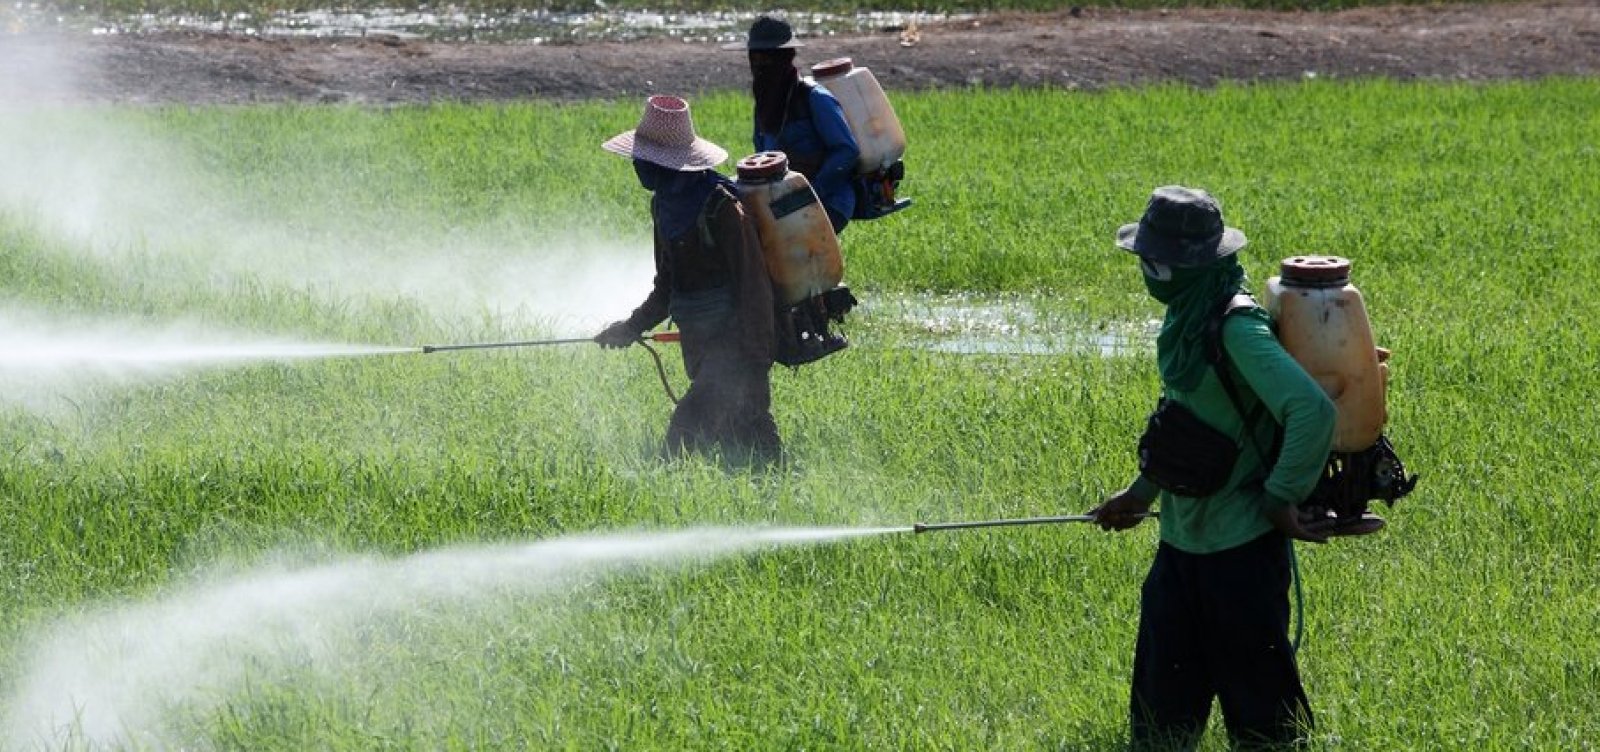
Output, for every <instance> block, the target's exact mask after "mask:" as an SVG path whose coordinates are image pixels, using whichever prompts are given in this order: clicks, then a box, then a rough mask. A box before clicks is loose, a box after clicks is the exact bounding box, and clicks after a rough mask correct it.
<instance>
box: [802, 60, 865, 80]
mask: <svg viewBox="0 0 1600 752" xmlns="http://www.w3.org/2000/svg"><path fill="white" fill-rule="evenodd" d="M855 67H856V64H855V62H854V61H852V60H851V59H850V58H847V57H836V58H834V59H832V60H824V61H822V62H820V63H817V64H816V65H813V66H811V76H812V77H813V78H833V77H834V76H842V75H844V74H846V73H849V72H850V71H851V70H853V69H854V68H855Z"/></svg>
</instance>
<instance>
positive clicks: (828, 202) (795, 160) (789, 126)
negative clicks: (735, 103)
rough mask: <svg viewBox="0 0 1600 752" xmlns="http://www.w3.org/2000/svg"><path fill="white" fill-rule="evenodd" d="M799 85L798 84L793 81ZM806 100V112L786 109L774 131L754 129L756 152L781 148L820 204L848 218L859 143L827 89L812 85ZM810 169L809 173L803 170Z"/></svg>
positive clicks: (853, 205)
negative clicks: (781, 123) (807, 107)
mask: <svg viewBox="0 0 1600 752" xmlns="http://www.w3.org/2000/svg"><path fill="white" fill-rule="evenodd" d="M798 85H800V86H805V84H804V83H801V84H798ZM807 88H809V89H810V94H809V95H808V96H807V104H809V105H810V107H809V109H810V110H811V112H810V113H809V115H808V114H807V113H805V112H794V110H796V109H798V108H795V107H793V106H792V105H791V106H790V110H791V112H790V113H789V115H788V117H786V118H785V119H784V123H783V129H782V131H781V132H780V133H778V134H776V135H774V134H771V133H763V132H762V131H761V126H760V125H759V124H758V125H757V126H756V128H755V138H754V141H755V147H756V151H781V152H783V153H784V154H787V155H788V156H789V162H790V167H791V168H792V169H795V170H796V171H798V172H800V173H802V174H805V176H806V179H807V180H809V181H810V182H811V189H812V190H814V191H816V192H817V198H818V199H819V200H820V201H822V205H823V206H825V207H827V208H828V209H831V210H833V211H834V212H836V213H838V214H840V215H842V216H844V217H845V218H846V219H849V218H850V216H851V215H852V214H854V213H855V209H856V192H855V188H854V187H853V186H852V185H851V178H854V177H855V174H856V161H857V160H858V159H860V157H861V147H860V146H858V145H857V144H856V137H855V136H854V135H852V134H851V133H850V125H849V124H848V123H847V122H845V119H844V108H843V107H841V106H840V105H839V100H838V99H835V98H834V96H833V93H832V92H830V91H828V90H827V88H825V87H823V86H821V85H818V84H812V85H810V86H809V87H807ZM813 166H814V169H815V174H811V173H810V172H809V171H810V170H811V169H813Z"/></svg>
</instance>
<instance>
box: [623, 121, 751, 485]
mask: <svg viewBox="0 0 1600 752" xmlns="http://www.w3.org/2000/svg"><path fill="white" fill-rule="evenodd" d="M602 148H604V149H605V150H607V151H610V152H613V153H616V154H621V155H623V156H626V157H631V158H632V159H633V166H634V170H635V172H636V173H637V174H638V176H639V182H640V184H642V185H643V186H644V187H645V189H647V190H649V191H651V192H652V193H653V194H654V196H653V198H652V200H651V204H650V215H651V218H652V220H653V222H654V235H655V267H656V273H655V283H654V287H653V288H652V289H651V290H650V295H649V297H647V298H645V301H644V303H643V304H642V305H640V306H639V307H638V308H637V309H635V310H634V311H633V315H631V316H629V317H628V318H627V319H626V320H624V321H618V322H616V323H613V324H611V325H610V326H608V327H606V328H605V330H604V331H602V332H601V333H600V334H598V335H597V336H596V337H595V341H596V342H598V343H600V344H601V345H603V346H606V347H616V348H621V347H627V346H629V345H631V344H633V343H635V342H638V341H640V338H641V335H642V333H643V332H644V331H645V330H646V329H649V328H651V327H654V326H656V325H657V324H660V323H661V322H662V321H664V320H665V319H666V318H667V317H668V316H671V317H672V320H673V321H674V322H675V323H676V324H677V326H678V329H679V330H680V331H681V333H682V336H683V340H682V348H683V364H684V370H685V371H687V372H688V375H689V379H690V386H689V390H688V392H686V393H685V394H684V395H683V399H682V400H680V401H679V402H678V406H677V408H676V409H674V410H673V412H672V419H671V421H670V422H669V423H668V425H667V452H668V454H669V455H674V454H676V453H678V452H679V451H681V450H683V449H712V448H719V447H720V448H721V449H722V450H723V453H724V454H725V455H728V456H733V455H739V456H738V457H736V458H737V459H747V458H753V459H756V460H758V461H765V460H768V459H773V458H775V457H776V455H777V454H778V452H779V450H780V448H781V447H780V441H779V438H778V428H777V424H776V423H774V422H773V419H772V412H771V404H772V390H771V382H770V372H771V368H772V356H773V352H772V350H773V344H774V342H773V340H774V335H773V332H774V328H773V327H774V322H773V310H774V303H773V293H772V281H771V278H770V277H769V276H768V275H767V268H766V263H765V261H764V259H763V257H762V254H761V245H760V242H759V240H758V239H757V236H756V230H755V222H754V220H753V219H751V218H750V217H748V216H747V215H746V214H745V211H744V207H743V206H742V205H741V204H740V203H739V200H738V198H737V197H736V194H735V193H734V192H733V190H732V183H731V181H729V180H728V179H727V178H725V177H723V176H722V175H720V174H718V173H717V172H716V170H715V169H714V168H715V167H716V166H717V165H719V164H721V163H722V162H723V161H724V160H726V159H727V158H728V152H727V151H726V150H724V149H722V148H721V147H719V146H717V145H716V144H713V143H711V142H710V141H707V140H705V139H703V138H699V137H698V136H696V135H695V132H694V122H693V120H692V118H691V117H690V114H689V104H688V102H685V101H684V100H682V99H680V98H678V97H668V96H654V97H650V98H649V100H648V102H647V103H646V106H645V111H644V116H643V118H642V119H641V120H640V121H639V127H638V128H636V129H634V130H631V131H628V132H626V133H622V134H620V135H618V136H616V137H615V138H612V139H611V140H609V141H606V142H605V144H603V146H602Z"/></svg>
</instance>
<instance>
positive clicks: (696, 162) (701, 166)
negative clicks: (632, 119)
mask: <svg viewBox="0 0 1600 752" xmlns="http://www.w3.org/2000/svg"><path fill="white" fill-rule="evenodd" d="M600 148H602V149H605V150H606V151H609V152H611V153H613V154H621V155H622V156H624V157H633V158H634V159H643V160H645V161H647V162H653V163H655V164H658V165H661V166H662V167H665V168H667V169H669V170H677V171H679V172H696V171H699V170H709V169H711V168H713V167H716V166H717V165H719V164H722V163H723V162H725V161H727V159H728V150H726V149H724V148H722V147H720V146H717V145H716V144H713V143H711V142H710V141H707V140H705V139H703V138H700V137H699V136H696V135H695V134H694V120H693V119H691V118H690V117H689V103H688V102H686V101H684V100H683V99H682V98H681V97H669V96H654V97H650V98H649V99H648V100H646V101H645V105H644V117H642V118H640V119H639V127H638V128H635V129H633V130H631V131H628V132H626V133H619V134H617V135H616V136H614V137H613V138H612V139H611V140H610V141H607V142H605V143H603V144H601V145H600Z"/></svg>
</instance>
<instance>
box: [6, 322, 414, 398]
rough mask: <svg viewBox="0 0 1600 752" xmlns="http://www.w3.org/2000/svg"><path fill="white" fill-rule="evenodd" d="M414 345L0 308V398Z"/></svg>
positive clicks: (61, 394)
mask: <svg viewBox="0 0 1600 752" xmlns="http://www.w3.org/2000/svg"><path fill="white" fill-rule="evenodd" d="M416 351H417V349H416V348H396V347H380V346H372V345H350V344H334V343H317V342H295V341H291V340H287V339H282V338H271V337H263V336H261V335H249V334H240V333H234V332H228V331H223V330H218V329H216V328H213V327H204V326H200V325H196V324H187V323H169V324H166V325H163V326H152V325H151V324H148V323H140V322H133V321H113V320H103V319H91V318H84V317H61V316H47V315H45V314H43V313H40V312H37V311H19V310H10V311H7V310H0V403H8V404H13V405H20V406H23V407H28V408H33V409H42V408H46V407H48V406H49V403H50V402H51V400H53V399H55V398H68V399H76V398H80V397H81V395H82V393H83V392H84V391H86V390H88V389H91V388H94V387H101V386H110V387H115V386H126V385H131V384H137V383H142V382H148V381H153V380H158V379H163V378H173V377H175V376H179V375H182V374H185V373H189V372H193V371H196V370H200V369H204V368H215V367H218V366H223V365H242V364H247V363H259V362H268V361H289V360H305V359H311V358H329V357H349V356H358V355H377V354H386V353H403V352H416Z"/></svg>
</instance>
